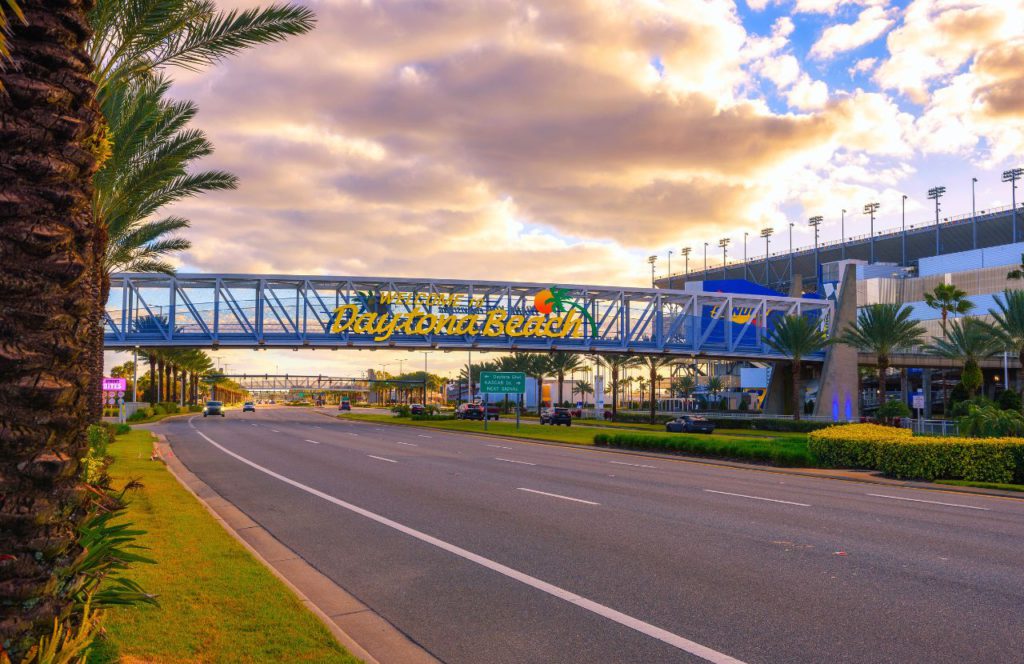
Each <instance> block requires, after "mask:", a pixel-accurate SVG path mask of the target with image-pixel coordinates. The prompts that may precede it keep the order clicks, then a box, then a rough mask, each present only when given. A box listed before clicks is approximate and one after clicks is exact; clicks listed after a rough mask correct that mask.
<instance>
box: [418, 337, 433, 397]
mask: <svg viewBox="0 0 1024 664" xmlns="http://www.w3.org/2000/svg"><path fill="white" fill-rule="evenodd" d="M420 352H421V353H423V405H424V406H426V405H427V355H430V354H431V353H432V352H434V351H432V350H424V351H420Z"/></svg>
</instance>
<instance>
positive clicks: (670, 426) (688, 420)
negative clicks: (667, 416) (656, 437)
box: [665, 415, 715, 433]
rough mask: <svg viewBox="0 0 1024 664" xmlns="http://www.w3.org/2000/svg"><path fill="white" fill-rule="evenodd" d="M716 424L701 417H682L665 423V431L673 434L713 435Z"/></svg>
mask: <svg viewBox="0 0 1024 664" xmlns="http://www.w3.org/2000/svg"><path fill="white" fill-rule="evenodd" d="M714 430H715V423H714V422H712V421H711V420H709V419H707V418H706V417H701V416H700V415H680V416H679V417H677V418H676V419H674V420H671V421H669V422H666V423H665V431H668V432H671V433H712V432H713V431H714Z"/></svg>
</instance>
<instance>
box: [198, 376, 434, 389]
mask: <svg viewBox="0 0 1024 664" xmlns="http://www.w3.org/2000/svg"><path fill="white" fill-rule="evenodd" d="M213 377H214V378H217V379H220V378H228V379H230V380H233V381H234V382H236V383H238V384H239V385H240V386H242V387H244V388H245V389H247V390H249V391H250V392H288V391H290V390H303V391H308V392H369V391H370V390H371V389H372V385H373V384H375V383H379V384H381V385H383V384H384V381H373V380H367V379H365V378H339V377H334V376H293V375H290V374H216V375H215V376H213ZM403 382H409V381H388V382H387V384H388V385H393V384H396V383H403ZM409 385H410V386H414V387H417V388H419V387H420V386H422V385H423V383H422V381H412V382H409Z"/></svg>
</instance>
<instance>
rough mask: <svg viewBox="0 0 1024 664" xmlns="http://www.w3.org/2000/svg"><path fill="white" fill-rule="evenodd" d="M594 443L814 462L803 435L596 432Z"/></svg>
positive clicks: (775, 462) (801, 464) (786, 463)
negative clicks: (798, 436) (745, 435)
mask: <svg viewBox="0 0 1024 664" xmlns="http://www.w3.org/2000/svg"><path fill="white" fill-rule="evenodd" d="M594 445H596V446H598V447H617V448H622V449H632V450H644V451H649V452H667V453H669V454H688V455H698V456H708V457H714V458H717V459H736V460H739V461H746V462H751V461H752V462H756V463H768V464H772V465H776V466H789V467H806V466H814V465H816V461H817V460H816V459H815V458H814V456H813V454H811V452H810V451H809V450H808V447H807V441H806V440H804V439H803V438H735V437H725V436H709V435H706V434H662V435H654V434H633V433H599V434H597V435H595V436H594Z"/></svg>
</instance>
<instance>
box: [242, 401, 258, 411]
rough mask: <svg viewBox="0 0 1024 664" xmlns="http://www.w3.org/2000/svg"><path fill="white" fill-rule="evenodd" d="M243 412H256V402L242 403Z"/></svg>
mask: <svg viewBox="0 0 1024 664" xmlns="http://www.w3.org/2000/svg"><path fill="white" fill-rule="evenodd" d="M242 412H243V413H255V412H256V404H254V403H253V402H251V401H246V402H245V403H244V404H242Z"/></svg>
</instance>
